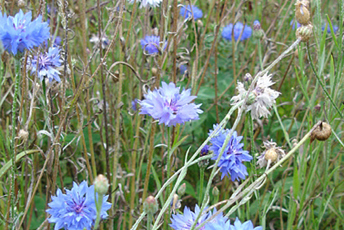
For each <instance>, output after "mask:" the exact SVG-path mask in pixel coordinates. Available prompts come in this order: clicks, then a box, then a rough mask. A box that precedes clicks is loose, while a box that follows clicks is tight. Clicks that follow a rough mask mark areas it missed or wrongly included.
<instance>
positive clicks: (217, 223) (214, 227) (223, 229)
mask: <svg viewBox="0 0 344 230" xmlns="http://www.w3.org/2000/svg"><path fill="white" fill-rule="evenodd" d="M199 212H200V208H199V207H198V205H196V206H195V211H194V212H193V211H191V210H190V209H189V208H188V207H185V208H184V213H183V214H172V218H171V222H172V223H171V224H170V227H171V228H172V229H174V230H189V229H191V226H192V225H193V224H194V223H195V220H196V218H197V216H198V215H199ZM216 212H217V210H216V208H214V210H213V211H209V212H207V213H202V215H201V217H200V218H199V219H198V221H197V223H196V227H197V226H199V225H200V224H202V223H203V222H205V221H206V220H207V219H208V218H210V217H211V216H212V215H213V214H215V213H216ZM262 229H263V227H256V228H254V227H253V224H252V222H251V221H250V220H249V221H246V222H245V223H241V222H240V220H239V219H238V218H236V220H235V222H234V225H231V224H230V221H229V220H228V218H227V217H225V216H223V213H219V214H218V215H217V216H216V217H215V218H213V219H212V220H211V221H210V222H208V223H207V224H205V225H204V226H203V227H202V228H201V230H262Z"/></svg>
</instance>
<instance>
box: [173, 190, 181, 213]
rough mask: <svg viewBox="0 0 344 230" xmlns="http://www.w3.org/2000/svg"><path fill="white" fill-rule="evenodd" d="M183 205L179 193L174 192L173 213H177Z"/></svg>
mask: <svg viewBox="0 0 344 230" xmlns="http://www.w3.org/2000/svg"><path fill="white" fill-rule="evenodd" d="M181 206H182V203H181V200H180V199H179V196H178V195H177V194H173V199H172V201H171V210H172V213H175V212H176V210H177V209H180V207H181Z"/></svg>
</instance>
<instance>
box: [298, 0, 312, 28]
mask: <svg viewBox="0 0 344 230" xmlns="http://www.w3.org/2000/svg"><path fill="white" fill-rule="evenodd" d="M295 18H296V20H297V21H298V22H299V23H300V24H302V25H307V24H308V23H309V22H310V19H311V14H310V13H309V2H308V0H298V1H297V2H296V3H295Z"/></svg>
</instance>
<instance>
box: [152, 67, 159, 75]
mask: <svg viewBox="0 0 344 230" xmlns="http://www.w3.org/2000/svg"><path fill="white" fill-rule="evenodd" d="M152 75H153V76H155V77H156V76H157V75H158V69H157V68H155V67H153V68H152Z"/></svg>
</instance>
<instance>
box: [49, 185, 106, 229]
mask: <svg viewBox="0 0 344 230" xmlns="http://www.w3.org/2000/svg"><path fill="white" fill-rule="evenodd" d="M97 197H98V194H97ZM51 199H52V201H51V202H50V203H49V204H48V206H49V207H50V209H47V210H46V212H47V213H49V214H50V215H51V217H50V218H48V221H49V223H55V228H54V229H55V230H58V229H61V228H64V229H68V230H80V229H84V228H86V229H87V230H91V228H92V226H93V225H94V222H95V220H96V217H97V209H96V204H95V202H96V201H95V196H94V185H92V186H90V187H88V185H87V182H86V181H83V182H81V184H79V185H77V184H76V183H75V182H73V188H72V190H68V189H66V194H63V193H62V192H61V190H60V189H57V192H56V196H52V197H51ZM107 199H108V196H104V197H103V204H102V208H101V213H100V216H101V218H102V219H105V218H106V217H107V216H108V214H107V213H106V211H107V210H109V209H110V208H111V204H110V203H108V202H106V200H107Z"/></svg>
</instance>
